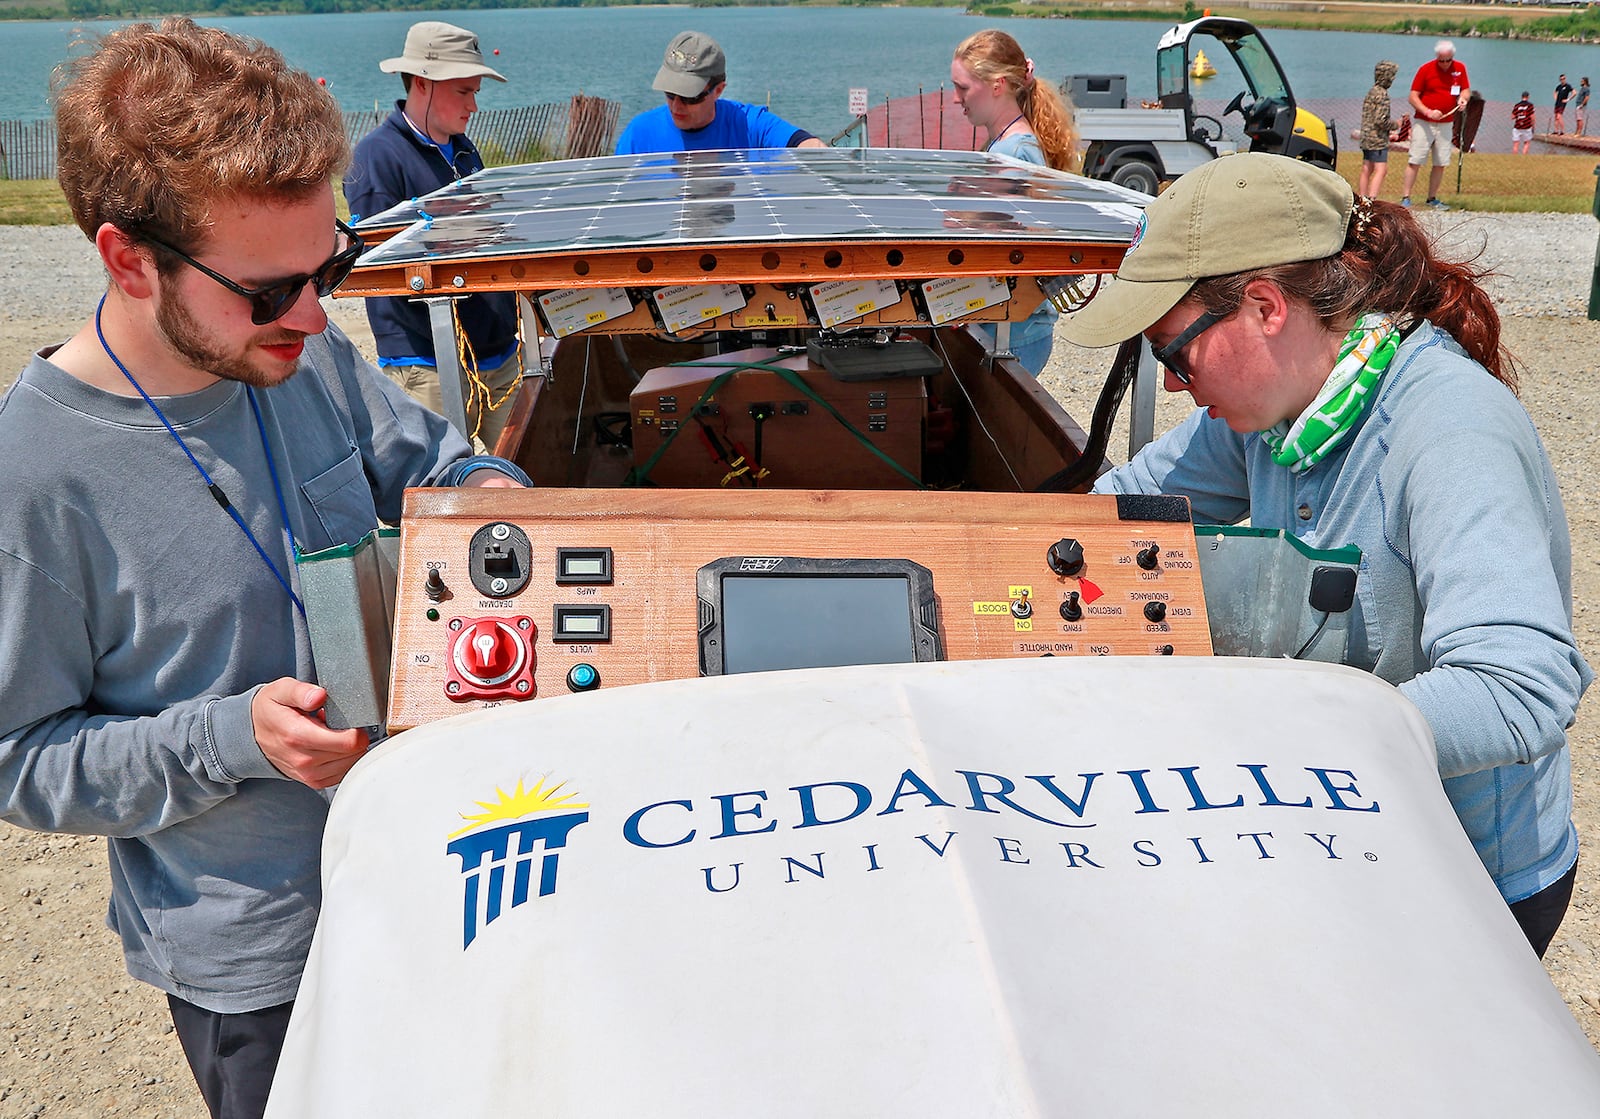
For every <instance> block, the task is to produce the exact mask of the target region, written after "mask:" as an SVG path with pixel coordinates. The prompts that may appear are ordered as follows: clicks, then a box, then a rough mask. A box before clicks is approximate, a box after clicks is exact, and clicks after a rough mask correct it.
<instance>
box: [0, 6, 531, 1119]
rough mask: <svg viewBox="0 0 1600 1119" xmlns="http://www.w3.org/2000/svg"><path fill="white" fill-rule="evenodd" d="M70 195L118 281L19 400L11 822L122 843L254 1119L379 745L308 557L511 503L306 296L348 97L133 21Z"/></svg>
mask: <svg viewBox="0 0 1600 1119" xmlns="http://www.w3.org/2000/svg"><path fill="white" fill-rule="evenodd" d="M60 78H61V82H60V84H59V86H58V91H59V92H58V95H57V104H56V127H57V130H58V135H59V149H58V150H59V154H60V159H59V179H60V183H61V187H62V190H63V192H64V193H65V195H66V198H67V201H68V204H69V205H70V206H71V208H72V212H73V216H74V218H75V219H76V221H77V223H78V226H79V228H81V229H82V230H83V231H84V233H85V235H86V236H88V238H89V239H90V240H91V242H92V243H93V245H94V247H95V249H96V251H97V252H98V253H99V256H100V260H101V262H102V263H103V264H104V266H105V269H106V274H107V277H108V281H109V282H108V285H107V290H106V293H105V295H104V296H103V297H102V299H101V301H100V303H99V305H98V306H97V307H96V308H95V309H94V311H93V313H92V315H91V316H90V317H89V320H88V321H87V322H86V323H85V325H84V326H83V328H82V329H81V330H79V331H78V333H77V334H75V335H74V336H73V337H72V338H70V339H68V340H67V341H66V342H65V343H63V344H62V345H60V346H54V347H50V348H48V349H45V350H43V351H41V352H40V353H39V354H37V355H36V356H35V357H34V358H33V360H32V361H31V362H30V363H29V365H28V366H27V368H26V369H25V370H24V371H23V373H22V375H21V377H20V378H19V379H18V381H17V382H16V384H15V385H14V386H13V387H12V389H11V390H10V391H9V392H8V393H7V394H6V396H5V397H4V398H3V399H0V464H3V465H0V489H3V490H4V492H5V494H6V500H5V501H4V502H0V818H3V819H5V820H7V821H9V822H10V823H13V824H16V825H19V826H22V827H26V828H32V829H35V830H40V831H57V832H71V833H77V834H88V835H105V836H108V837H110V840H109V842H110V847H109V856H110V867H111V876H112V889H111V905H110V912H109V915H108V923H109V924H110V926H111V928H112V929H113V930H114V931H115V932H116V933H117V934H118V935H119V936H120V937H121V940H122V945H123V952H124V955H125V958H126V961H127V966H128V971H129V973H130V974H131V975H133V976H134V977H135V978H137V979H140V980H142V981H144V982H146V983H149V984H152V985H154V986H155V987H157V988H159V989H161V990H162V991H164V992H166V994H167V997H168V1004H169V1008H170V1011H171V1014H172V1018H173V1022H174V1024H175V1025H176V1027H177V1034H178V1039H179V1041H180V1042H181V1043H182V1045H183V1048H184V1052H185V1054H186V1056H187V1057H188V1058H189V1062H190V1066H191V1068H192V1069H193V1070H194V1073H195V1077H196V1080H197V1081H198V1082H199V1084H200V1087H201V1092H202V1095H203V1096H204V1097H205V1100H206V1104H207V1106H208V1108H209V1109H210V1111H211V1114H212V1115H213V1116H227V1117H229V1119H238V1117H253V1116H258V1115H260V1114H261V1113H262V1110H263V1109H264V1107H265V1101H266V1094H267V1089H268V1087H269V1085H270V1082H271V1078H272V1073H273V1069H274V1068H275V1066H276V1063H277V1054H278V1051H279V1048H280V1047H281V1044H282V1039H283V1034H284V1030H285V1028H286V1027H287V1023H288V1016H289V1009H290V1005H291V1003H292V1000H293V999H294V997H295V993H296V989H297V986H298V984H299V980H300V973H301V969H302V967H303V965H304V962H305V958H306V953H307V951H308V949H309V947H310V942H311V934H312V928H313V926H314V924H315V922H316V916H317V909H318V905H319V903H320V884H319V867H318V862H319V859H318V855H319V849H320V845H321V838H322V830H323V823H324V820H325V818H326V814H327V811H328V800H327V796H326V794H325V793H324V792H323V791H322V790H324V789H327V788H328V787H330V786H332V785H335V784H337V783H338V782H339V781H340V780H341V779H342V778H343V777H344V775H345V773H346V772H347V771H348V770H349V769H350V767H351V766H352V765H354V764H355V762H356V760H357V759H358V758H360V756H361V755H362V753H363V752H364V751H365V749H366V747H367V745H368V735H367V733H366V732H365V731H364V730H360V729H355V730H335V729H332V728H330V727H329V726H327V725H326V723H325V721H324V719H323V716H322V709H323V706H324V704H325V702H326V692H325V691H324V690H323V689H322V688H321V687H319V686H318V685H317V683H316V682H315V681H316V678H317V677H316V669H315V666H314V664H313V663H312V657H311V650H310V645H309V640H308V637H307V631H306V619H305V611H304V604H303V601H302V597H301V595H300V593H299V591H300V584H299V580H298V578H297V576H296V569H295V563H296V554H297V553H299V552H315V551H320V550H323V549H326V548H330V547H334V546H336V545H350V544H353V543H356V542H357V541H359V540H360V539H361V538H362V537H363V536H364V535H365V534H367V533H368V532H369V531H370V530H371V529H372V528H374V527H375V526H376V525H377V524H378V522H379V520H380V518H381V519H383V520H389V521H394V520H398V518H399V515H400V508H401V497H402V494H403V491H404V489H405V488H406V487H407V486H426V485H505V486H509V485H515V484H518V483H525V482H526V477H525V476H524V475H522V474H521V472H520V471H519V470H518V469H517V468H516V467H515V466H513V465H512V464H510V463H507V462H504V461H502V460H499V459H493V458H488V457H473V456H472V454H471V450H470V448H469V447H468V446H467V444H466V443H465V441H464V440H463V439H462V438H461V437H460V435H458V434H457V433H455V432H454V431H452V430H451V429H450V427H449V425H448V424H446V423H445V421H444V420H443V419H442V418H441V417H439V416H437V415H434V414H433V413H430V412H428V411H427V410H425V409H424V408H422V407H421V406H420V405H418V404H416V403H415V402H413V401H411V400H410V399H408V398H407V397H406V396H405V394H404V393H402V392H401V391H400V390H399V389H398V388H397V387H396V386H394V385H393V384H392V383H390V382H389V381H388V380H386V379H385V378H384V377H382V376H381V375H380V374H379V373H378V372H377V371H376V370H374V369H373V368H372V367H371V366H370V365H368V364H367V363H366V362H365V361H364V360H363V359H362V358H361V356H360V354H359V353H358V352H357V351H356V349H355V347H354V346H353V345H352V344H351V343H350V341H349V339H347V338H345V337H344V335H343V334H341V333H340V332H339V331H338V329H337V328H335V327H333V326H331V325H329V323H328V319H327V316H326V315H325V314H324V312H323V310H322V307H321V305H320V303H319V302H318V299H319V297H320V296H324V295H327V294H328V293H329V292H331V291H332V290H333V289H334V288H335V287H336V286H338V284H339V283H340V282H342V281H343V279H344V278H345V276H346V275H348V273H349V271H350V268H351V266H352V264H353V263H354V261H355V257H356V255H357V253H359V251H360V242H359V241H358V240H357V239H356V238H355V237H354V236H353V235H352V234H351V233H350V231H349V229H348V228H346V227H344V226H342V225H341V224H340V223H339V222H338V221H337V220H336V218H335V210H334V196H333V185H332V181H333V176H334V175H336V174H337V173H338V172H339V171H340V170H341V169H342V167H343V165H344V163H345V162H346V160H347V159H348V156H349V146H348V142H347V141H346V139H345V135H344V128H343V121H342V119H341V116H340V112H339V108H338V106H337V105H336V104H335V103H334V102H333V100H332V98H330V97H329V96H328V94H327V92H326V91H325V90H323V89H320V88H319V87H318V86H317V84H316V83H315V82H313V81H312V80H311V79H310V78H309V77H308V76H307V75H305V74H304V73H300V72H297V71H292V70H290V69H289V68H288V67H287V65H286V64H285V63H284V60H283V58H282V57H281V56H280V55H279V54H278V53H277V52H276V51H273V50H271V49H269V48H266V47H264V46H262V45H261V44H259V43H255V42H252V41H247V40H243V39H240V38H238V37H235V36H233V35H230V34H227V33H226V32H223V31H221V30H219V29H216V28H201V27H198V26H196V25H195V24H194V23H193V22H191V21H189V20H186V19H172V20H167V21H165V22H163V23H162V24H161V25H160V27H152V26H150V25H149V24H135V25H133V26H130V27H125V28H122V29H120V30H117V31H115V32H113V33H111V34H110V35H107V36H106V37H105V38H104V39H103V40H102V41H101V42H100V43H99V44H98V45H97V46H96V47H95V48H94V49H93V50H91V51H90V52H88V53H86V54H80V55H78V56H77V57H75V58H73V59H71V60H69V61H68V62H67V63H66V64H64V67H63V71H62V73H61V75H60Z"/></svg>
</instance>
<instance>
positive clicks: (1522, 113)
mask: <svg viewBox="0 0 1600 1119" xmlns="http://www.w3.org/2000/svg"><path fill="white" fill-rule="evenodd" d="M1533 118H1534V108H1533V102H1532V101H1529V100H1528V91H1527V90H1523V91H1522V100H1521V101H1518V102H1517V103H1516V104H1515V105H1513V106H1511V154H1512V155H1527V154H1528V145H1529V144H1531V143H1533ZM1519 144H1520V145H1521V149H1520V150H1519V149H1518V145H1519Z"/></svg>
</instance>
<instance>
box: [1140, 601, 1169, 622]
mask: <svg viewBox="0 0 1600 1119" xmlns="http://www.w3.org/2000/svg"><path fill="white" fill-rule="evenodd" d="M1144 616H1145V617H1147V618H1149V619H1150V620H1151V621H1152V622H1164V621H1166V620H1167V604H1166V603H1165V602H1162V601H1160V600H1159V599H1151V600H1150V601H1149V602H1147V603H1145V604H1144Z"/></svg>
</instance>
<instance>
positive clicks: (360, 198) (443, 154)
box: [344, 21, 522, 449]
mask: <svg viewBox="0 0 1600 1119" xmlns="http://www.w3.org/2000/svg"><path fill="white" fill-rule="evenodd" d="M378 68H379V69H380V70H382V71H383V72H384V73H386V74H399V75H400V79H401V81H402V82H404V83H405V91H406V96H405V99H404V100H402V101H397V102H395V108H394V112H392V113H390V114H389V117H388V119H387V120H385V121H384V122H383V123H382V124H381V125H379V126H378V127H377V128H375V129H373V130H372V131H371V132H369V133H368V134H367V135H366V136H365V137H364V138H363V139H362V141H361V143H359V144H358V145H356V150H355V155H354V157H353V160H352V162H351V165H350V171H349V173H348V174H347V175H346V176H345V180H344V197H345V201H346V202H348V203H349V204H350V220H351V221H352V222H358V221H360V220H361V219H362V218H370V217H372V216H373V215H375V214H379V213H382V212H383V211H384V210H387V209H389V207H391V206H394V205H396V204H398V203H401V202H405V201H408V200H410V199H412V198H418V197H420V196H422V195H424V194H429V193H431V192H432V191H435V190H438V189H439V188H440V187H442V186H447V185H449V184H450V183H452V182H454V181H455V180H456V179H460V178H463V177H464V176H467V175H470V174H472V173H473V172H474V171H481V170H482V169H483V158H482V157H481V156H479V154H478V149H477V148H475V147H473V146H472V141H471V140H469V139H467V136H466V131H467V122H468V121H469V120H471V119H472V114H473V113H475V112H477V111H478V90H479V87H481V86H482V84H483V79H484V78H493V79H494V80H495V81H497V82H503V81H505V78H504V77H502V76H501V75H500V74H498V73H496V72H495V71H494V70H493V69H491V68H490V67H489V66H488V65H486V64H485V63H484V61H483V52H482V51H480V50H479V49H478V37H477V36H476V35H474V34H473V33H472V32H470V31H466V30H463V29H462V28H460V27H455V26H452V25H451V24H448V23H436V22H432V21H429V22H426V23H418V24H413V25H412V27H411V30H410V31H409V32H407V33H406V46H405V50H404V51H403V52H402V53H401V55H400V57H399V58H389V59H385V60H384V61H382V62H380V63H378ZM457 313H458V316H459V321H460V323H461V329H462V330H463V331H464V332H465V333H466V336H467V341H468V342H469V343H470V344H471V353H472V360H473V364H474V365H475V366H476V368H475V370H469V371H468V374H469V376H470V377H473V378H474V383H472V384H469V385H468V386H467V388H468V391H467V394H466V396H467V426H468V429H469V430H468V432H467V434H468V435H475V436H476V437H477V438H478V439H479V440H480V441H481V442H482V443H483V444H484V445H485V446H486V447H488V448H490V449H493V447H494V444H495V441H496V440H497V439H498V438H499V435H500V430H501V429H502V428H503V427H505V422H506V418H507V417H508V416H509V415H510V411H511V410H510V401H509V397H510V395H511V391H512V389H513V388H515V386H516V384H517V381H518V380H519V378H520V377H521V375H522V361H521V357H520V354H519V352H518V341H517V301H516V296H515V295H512V294H509V293H499V292H494V293H483V294H478V295H470V296H467V297H466V298H464V299H462V300H460V301H459V303H458V304H457ZM367 321H368V322H369V323H371V324H372V336H373V339H374V340H375V341H376V342H377V345H378V365H379V366H380V367H381V368H382V369H383V371H384V372H385V373H387V374H388V375H389V377H390V378H392V379H393V380H394V381H395V382H396V383H397V384H399V385H400V387H401V388H403V389H405V391H406V393H407V395H409V396H411V397H412V398H413V399H414V400H416V401H418V402H419V403H421V404H423V405H425V406H426V407H428V408H431V409H433V411H435V412H438V411H440V410H441V409H442V406H443V400H442V398H441V396H440V392H439V370H438V368H437V366H438V359H437V358H436V357H435V355H434V349H433V331H432V329H431V327H430V325H429V322H428V309H427V307H426V305H425V304H422V303H419V302H415V301H413V300H409V299H396V298H389V297H384V298H381V299H369V300H367Z"/></svg>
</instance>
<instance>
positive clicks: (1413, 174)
mask: <svg viewBox="0 0 1600 1119" xmlns="http://www.w3.org/2000/svg"><path fill="white" fill-rule="evenodd" d="M1420 170H1422V164H1420V163H1408V164H1406V182H1405V190H1403V191H1401V192H1400V193H1402V194H1404V195H1405V196H1406V197H1407V198H1410V197H1411V188H1412V187H1414V186H1416V185H1417V172H1418V171H1420Z"/></svg>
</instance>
